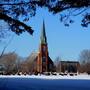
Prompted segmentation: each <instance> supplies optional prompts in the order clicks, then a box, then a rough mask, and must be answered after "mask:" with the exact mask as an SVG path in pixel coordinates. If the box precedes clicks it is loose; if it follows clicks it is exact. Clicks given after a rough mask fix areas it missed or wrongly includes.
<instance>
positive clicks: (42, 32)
mask: <svg viewBox="0 0 90 90" xmlns="http://www.w3.org/2000/svg"><path fill="white" fill-rule="evenodd" d="M41 44H47V38H46V32H45V23H44V21H43V27H42V31H41Z"/></svg>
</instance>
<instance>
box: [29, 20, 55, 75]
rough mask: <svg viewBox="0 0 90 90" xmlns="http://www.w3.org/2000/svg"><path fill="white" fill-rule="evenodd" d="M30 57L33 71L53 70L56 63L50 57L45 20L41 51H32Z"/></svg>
mask: <svg viewBox="0 0 90 90" xmlns="http://www.w3.org/2000/svg"><path fill="white" fill-rule="evenodd" d="M30 59H31V61H32V72H38V73H43V72H52V71H53V70H54V63H53V61H52V60H51V58H50V57H49V52H48V44H47V37H46V33H45V24H44V22H43V27H42V32H41V37H40V46H39V51H38V53H32V54H31V56H30Z"/></svg>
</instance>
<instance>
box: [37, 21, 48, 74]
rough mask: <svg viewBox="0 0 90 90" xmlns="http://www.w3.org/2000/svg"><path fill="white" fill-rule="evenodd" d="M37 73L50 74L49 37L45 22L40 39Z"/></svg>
mask: <svg viewBox="0 0 90 90" xmlns="http://www.w3.org/2000/svg"><path fill="white" fill-rule="evenodd" d="M37 71H38V72H40V73H43V72H48V45H47V37H46V32H45V23H44V21H43V26H42V31H41V37H40V47H39V53H38V62H37Z"/></svg>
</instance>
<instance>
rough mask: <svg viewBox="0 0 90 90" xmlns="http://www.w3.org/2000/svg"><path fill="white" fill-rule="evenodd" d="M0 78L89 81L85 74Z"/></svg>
mask: <svg viewBox="0 0 90 90" xmlns="http://www.w3.org/2000/svg"><path fill="white" fill-rule="evenodd" d="M0 78H36V79H51V80H53V79H86V80H90V75H87V74H79V75H76V76H70V75H65V76H61V75H56V76H55V75H49V76H46V75H0Z"/></svg>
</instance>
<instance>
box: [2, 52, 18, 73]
mask: <svg viewBox="0 0 90 90" xmlns="http://www.w3.org/2000/svg"><path fill="white" fill-rule="evenodd" d="M17 59H18V56H17V54H15V53H14V52H12V53H7V54H4V55H3V56H2V58H1V59H0V64H2V65H4V67H5V70H6V74H13V73H14V74H15V73H16V72H17Z"/></svg>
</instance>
